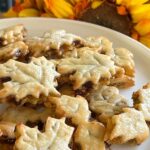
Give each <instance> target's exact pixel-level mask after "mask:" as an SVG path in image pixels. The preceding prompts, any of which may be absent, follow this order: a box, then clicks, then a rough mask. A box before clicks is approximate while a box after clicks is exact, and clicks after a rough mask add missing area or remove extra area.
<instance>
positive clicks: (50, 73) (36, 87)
mask: <svg viewBox="0 0 150 150" xmlns="http://www.w3.org/2000/svg"><path fill="white" fill-rule="evenodd" d="M0 70H1V72H0V78H2V79H3V78H5V77H9V78H10V81H8V82H4V83H2V85H3V87H2V88H1V89H0V97H1V100H0V101H1V102H2V101H7V98H8V97H9V96H14V97H15V100H16V102H20V103H22V104H24V103H27V102H28V103H33V104H37V103H39V101H42V100H43V99H41V100H39V98H40V96H41V95H43V96H48V95H49V94H50V95H59V92H58V91H57V90H56V86H57V82H56V77H58V76H59V73H58V72H56V70H55V65H54V63H53V62H52V61H48V60H47V59H45V57H39V58H32V60H31V62H30V63H28V64H26V63H22V62H18V61H15V60H12V59H11V60H9V61H7V62H6V63H4V64H0ZM27 96H32V97H34V98H35V99H32V100H34V101H33V102H32V101H30V99H26V97H27ZM11 100H12V99H11ZM11 100H10V101H11ZM13 100H14V99H13Z"/></svg>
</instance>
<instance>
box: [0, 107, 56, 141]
mask: <svg viewBox="0 0 150 150" xmlns="http://www.w3.org/2000/svg"><path fill="white" fill-rule="evenodd" d="M48 116H51V117H54V116H55V113H54V109H53V108H52V107H51V108H44V107H41V108H38V109H33V108H28V107H22V106H9V107H8V108H7V109H6V110H4V111H3V112H2V113H1V115H0V137H5V138H7V139H14V138H15V134H14V131H15V127H16V124H19V123H23V124H28V125H29V126H30V125H33V126H36V125H38V124H41V123H43V124H44V123H45V121H46V120H47V117H48Z"/></svg>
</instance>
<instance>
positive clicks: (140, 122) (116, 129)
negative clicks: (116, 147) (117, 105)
mask: <svg viewBox="0 0 150 150" xmlns="http://www.w3.org/2000/svg"><path fill="white" fill-rule="evenodd" d="M123 111H124V112H123V113H122V114H119V115H114V116H113V117H112V118H111V119H109V120H108V122H107V128H106V134H105V141H107V142H108V143H111V144H123V143H126V142H129V141H131V140H134V141H135V142H136V143H137V144H140V143H142V142H143V141H145V140H146V139H147V138H148V136H149V128H148V126H147V124H146V122H145V120H144V116H143V114H142V112H140V111H138V110H135V109H134V108H124V109H123Z"/></svg>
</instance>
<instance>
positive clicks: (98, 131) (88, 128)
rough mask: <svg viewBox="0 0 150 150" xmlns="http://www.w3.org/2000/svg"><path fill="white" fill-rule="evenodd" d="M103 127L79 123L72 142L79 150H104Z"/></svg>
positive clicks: (97, 124) (91, 123)
mask: <svg viewBox="0 0 150 150" xmlns="http://www.w3.org/2000/svg"><path fill="white" fill-rule="evenodd" d="M104 135H105V127H104V126H103V125H102V124H101V123H99V122H97V121H92V122H86V123H81V124H80V125H79V126H78V127H77V130H76V131H75V134H74V141H75V143H76V144H79V146H80V147H81V150H92V149H93V150H105V144H104Z"/></svg>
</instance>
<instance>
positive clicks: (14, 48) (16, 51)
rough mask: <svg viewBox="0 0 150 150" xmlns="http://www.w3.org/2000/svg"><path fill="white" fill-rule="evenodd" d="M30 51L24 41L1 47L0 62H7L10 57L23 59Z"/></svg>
mask: <svg viewBox="0 0 150 150" xmlns="http://www.w3.org/2000/svg"><path fill="white" fill-rule="evenodd" d="M28 53H29V50H28V46H27V45H26V44H25V43H24V42H22V41H17V42H14V43H11V44H8V45H7V46H4V47H2V48H0V62H1V63H3V62H6V61H8V60H9V59H15V60H16V59H19V60H22V59H24V57H25V56H26V55H27V54H28Z"/></svg>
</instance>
